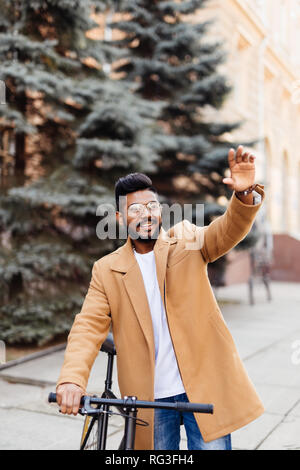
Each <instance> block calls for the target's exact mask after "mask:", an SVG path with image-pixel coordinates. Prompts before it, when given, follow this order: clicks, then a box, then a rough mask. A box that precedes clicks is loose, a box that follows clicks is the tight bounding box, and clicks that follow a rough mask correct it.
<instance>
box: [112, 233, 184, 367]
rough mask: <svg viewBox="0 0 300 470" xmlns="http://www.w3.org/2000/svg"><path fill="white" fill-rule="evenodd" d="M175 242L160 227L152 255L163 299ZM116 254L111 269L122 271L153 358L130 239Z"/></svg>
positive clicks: (149, 325)
mask: <svg viewBox="0 0 300 470" xmlns="http://www.w3.org/2000/svg"><path fill="white" fill-rule="evenodd" d="M173 243H177V240H176V239H172V238H169V237H168V234H167V232H166V231H165V230H164V229H163V227H161V231H160V234H159V236H158V238H157V241H156V243H155V245H154V256H155V262H156V273H157V280H158V285H159V290H160V293H161V296H162V299H163V295H164V279H165V274H166V266H167V259H168V253H169V247H170V245H171V244H173ZM115 253H116V254H117V256H115V257H114V259H113V261H112V262H111V269H112V270H113V271H118V272H122V273H124V275H123V278H122V280H123V282H124V285H125V288H126V291H127V293H128V296H129V298H130V301H131V303H132V306H133V308H134V311H135V314H136V316H137V318H138V321H139V324H140V326H141V329H142V331H143V333H144V335H145V338H146V341H147V344H148V347H149V350H150V354H151V356H152V357H153V358H154V355H155V347H154V335H153V327H152V319H151V312H150V308H149V303H148V298H147V294H146V289H145V286H144V280H143V276H142V273H141V270H140V267H139V264H138V262H137V260H136V258H135V256H134V253H133V249H132V244H131V239H130V237H128V238H127V241H126V243H125V244H124V245H123V246H122V247H121V248H119V249H118V250H117V251H116V252H115Z"/></svg>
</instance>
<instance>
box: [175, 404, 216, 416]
mask: <svg viewBox="0 0 300 470" xmlns="http://www.w3.org/2000/svg"><path fill="white" fill-rule="evenodd" d="M176 404H177V408H178V409H180V410H181V411H191V412H193V413H210V414H213V412H214V406H213V405H210V404H203V403H185V402H179V401H178V402H176Z"/></svg>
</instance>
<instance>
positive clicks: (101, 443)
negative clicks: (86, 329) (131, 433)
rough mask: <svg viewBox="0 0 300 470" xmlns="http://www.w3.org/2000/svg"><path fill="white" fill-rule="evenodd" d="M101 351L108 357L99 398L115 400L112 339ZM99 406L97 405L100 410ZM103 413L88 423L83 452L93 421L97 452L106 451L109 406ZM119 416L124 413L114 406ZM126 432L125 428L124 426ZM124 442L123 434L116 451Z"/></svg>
mask: <svg viewBox="0 0 300 470" xmlns="http://www.w3.org/2000/svg"><path fill="white" fill-rule="evenodd" d="M100 350H101V351H103V352H106V354H107V356H108V361H107V369H106V378H105V382H104V385H105V386H104V392H103V393H102V395H101V398H112V399H117V397H116V395H115V394H114V393H113V391H112V390H111V387H112V374H113V366H114V356H115V355H116V351H115V349H114V345H113V339H112V337H110V336H109V337H108V338H107V340H106V342H105V343H104V344H103V345H102V347H101V349H100ZM100 406H101V405H99V408H100ZM102 408H103V413H101V414H100V415H95V416H93V418H92V421H91V422H90V423H89V426H88V430H87V432H86V434H85V437H84V439H83V441H82V442H81V445H80V450H83V449H84V447H85V445H86V443H87V440H88V438H89V435H90V432H91V429H92V427H93V426H94V425H95V420H96V419H98V442H97V449H98V450H105V449H106V441H107V431H108V418H109V410H110V408H111V405H103V406H102ZM115 408H116V409H117V410H118V412H119V413H120V414H123V413H124V410H123V409H122V408H121V407H120V406H115ZM125 431H126V426H125ZM124 440H125V433H124V436H123V439H122V441H121V443H120V446H119V449H118V450H123V449H124Z"/></svg>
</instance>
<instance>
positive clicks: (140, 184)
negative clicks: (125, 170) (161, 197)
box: [115, 173, 157, 211]
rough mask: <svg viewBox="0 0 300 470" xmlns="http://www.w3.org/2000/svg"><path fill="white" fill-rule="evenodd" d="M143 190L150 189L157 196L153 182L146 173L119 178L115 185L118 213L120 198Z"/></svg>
mask: <svg viewBox="0 0 300 470" xmlns="http://www.w3.org/2000/svg"><path fill="white" fill-rule="evenodd" d="M143 189H149V190H150V191H153V192H154V193H156V194H157V190H156V189H155V188H154V186H152V180H151V179H150V178H149V176H147V175H145V174H144V173H130V174H129V175H126V176H123V177H122V178H119V179H118V181H117V182H116V184H115V199H116V206H117V211H119V209H120V208H119V197H120V196H126V194H129V193H134V192H135V191H140V190H143Z"/></svg>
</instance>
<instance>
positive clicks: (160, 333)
mask: <svg viewBox="0 0 300 470" xmlns="http://www.w3.org/2000/svg"><path fill="white" fill-rule="evenodd" d="M133 252H134V255H135V257H136V260H137V262H138V264H139V267H140V270H141V273H142V276H143V280H144V285H145V289H146V293H147V298H148V303H149V307H150V312H151V317H152V324H153V332H154V342H155V378H154V398H155V399H157V398H165V397H170V396H173V395H178V394H180V393H185V389H184V386H183V383H182V380H181V377H180V373H179V370H178V365H177V361H176V357H175V353H174V349H173V344H172V340H171V337H170V332H169V327H168V322H167V318H166V312H165V308H164V304H163V300H162V298H161V294H160V290H159V285H158V280H157V275H156V264H155V256H154V251H153V250H152V251H149V252H148V253H145V254H141V253H137V252H136V251H135V249H133Z"/></svg>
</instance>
